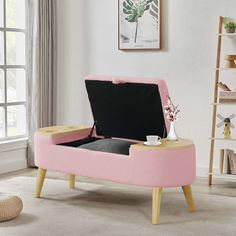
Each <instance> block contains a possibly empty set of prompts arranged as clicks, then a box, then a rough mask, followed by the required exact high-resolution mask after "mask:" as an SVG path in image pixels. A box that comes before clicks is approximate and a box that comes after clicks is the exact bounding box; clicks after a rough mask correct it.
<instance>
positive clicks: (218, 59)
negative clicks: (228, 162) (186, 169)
mask: <svg viewBox="0 0 236 236" xmlns="http://www.w3.org/2000/svg"><path fill="white" fill-rule="evenodd" d="M223 20H224V18H223V17H222V16H220V17H219V27H218V34H217V37H218V44H217V57H216V67H215V68H214V70H215V85H214V98H213V103H212V106H213V114H212V130H211V137H210V142H211V146H210V161H209V178H208V184H209V185H211V184H212V176H213V175H216V176H218V177H219V176H221V177H222V178H229V179H236V175H231V174H215V173H213V161H214V155H215V142H216V141H219V142H235V141H236V138H233V139H225V138H220V137H216V136H215V135H216V132H215V130H216V114H217V108H218V106H225V105H226V106H236V103H219V99H218V94H219V91H218V83H219V81H220V72H221V71H235V70H236V68H223V67H221V66H220V64H221V63H220V62H221V44H222V37H224V36H226V37H236V33H233V34H228V33H222V28H223Z"/></svg>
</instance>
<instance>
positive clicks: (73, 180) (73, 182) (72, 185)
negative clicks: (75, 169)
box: [70, 175, 75, 188]
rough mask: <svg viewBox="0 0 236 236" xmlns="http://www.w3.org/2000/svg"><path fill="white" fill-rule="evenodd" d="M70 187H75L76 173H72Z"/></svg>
mask: <svg viewBox="0 0 236 236" xmlns="http://www.w3.org/2000/svg"><path fill="white" fill-rule="evenodd" d="M70 188H75V175H70Z"/></svg>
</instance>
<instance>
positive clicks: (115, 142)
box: [78, 138, 135, 155]
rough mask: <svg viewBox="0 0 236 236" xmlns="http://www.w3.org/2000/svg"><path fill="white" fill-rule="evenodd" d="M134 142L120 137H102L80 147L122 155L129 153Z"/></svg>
mask: <svg viewBox="0 0 236 236" xmlns="http://www.w3.org/2000/svg"><path fill="white" fill-rule="evenodd" d="M131 144H135V143H134V142H130V141H126V140H120V139H110V138H109V139H101V140H98V141H95V142H92V143H87V144H84V145H81V146H79V147H78V148H83V149H88V150H92V151H100V152H109V153H116V154H122V155H129V148H130V145H131Z"/></svg>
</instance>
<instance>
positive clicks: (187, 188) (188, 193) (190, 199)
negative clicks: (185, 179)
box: [182, 185, 195, 212]
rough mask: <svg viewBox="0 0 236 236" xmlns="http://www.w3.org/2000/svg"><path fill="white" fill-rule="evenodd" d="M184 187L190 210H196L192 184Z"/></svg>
mask: <svg viewBox="0 0 236 236" xmlns="http://www.w3.org/2000/svg"><path fill="white" fill-rule="evenodd" d="M182 189H183V192H184V196H185V199H186V202H187V204H188V210H189V211H190V212H193V211H195V207H194V202H193V195H192V190H191V185H185V186H182Z"/></svg>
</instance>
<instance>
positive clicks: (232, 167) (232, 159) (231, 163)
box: [229, 153, 236, 175]
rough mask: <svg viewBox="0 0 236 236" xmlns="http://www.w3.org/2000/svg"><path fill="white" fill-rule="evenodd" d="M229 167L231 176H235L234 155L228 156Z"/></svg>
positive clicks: (235, 162) (235, 160)
mask: <svg viewBox="0 0 236 236" xmlns="http://www.w3.org/2000/svg"><path fill="white" fill-rule="evenodd" d="M229 166H230V171H231V174H232V175H236V153H230V154H229Z"/></svg>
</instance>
